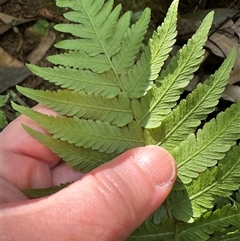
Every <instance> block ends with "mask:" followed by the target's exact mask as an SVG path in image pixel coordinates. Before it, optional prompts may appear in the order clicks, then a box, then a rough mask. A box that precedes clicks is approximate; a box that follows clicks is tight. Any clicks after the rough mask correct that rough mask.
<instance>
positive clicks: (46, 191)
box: [22, 182, 71, 198]
mask: <svg viewBox="0 0 240 241" xmlns="http://www.w3.org/2000/svg"><path fill="white" fill-rule="evenodd" d="M70 184H71V183H70V182H67V183H62V184H60V185H59V186H53V187H49V188H36V189H24V190H22V192H23V193H24V194H25V195H26V196H28V197H29V198H40V197H46V196H49V195H52V194H54V193H56V192H58V191H60V190H62V189H63V188H65V187H67V186H69V185H70Z"/></svg>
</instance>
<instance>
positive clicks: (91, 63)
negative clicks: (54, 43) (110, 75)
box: [47, 51, 111, 73]
mask: <svg viewBox="0 0 240 241" xmlns="http://www.w3.org/2000/svg"><path fill="white" fill-rule="evenodd" d="M47 60H48V61H49V62H51V63H53V64H55V65H62V66H65V67H71V68H74V69H80V70H81V69H87V70H91V71H93V72H96V73H103V72H105V71H107V70H109V69H110V68H111V65H110V64H109V61H108V59H107V57H106V56H105V55H104V54H99V55H96V56H94V57H91V56H89V55H88V54H86V53H85V52H83V51H69V52H67V53H64V54H58V55H52V56H49V57H47Z"/></svg>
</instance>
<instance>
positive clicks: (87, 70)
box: [13, 0, 240, 241]
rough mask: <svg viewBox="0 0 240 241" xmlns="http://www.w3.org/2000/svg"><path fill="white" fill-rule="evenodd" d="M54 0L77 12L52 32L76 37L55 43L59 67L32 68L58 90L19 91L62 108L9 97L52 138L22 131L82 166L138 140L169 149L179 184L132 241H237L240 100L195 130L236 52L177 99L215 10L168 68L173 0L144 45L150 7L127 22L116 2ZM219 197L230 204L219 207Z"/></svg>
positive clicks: (55, 61)
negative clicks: (38, 107)
mask: <svg viewBox="0 0 240 241" xmlns="http://www.w3.org/2000/svg"><path fill="white" fill-rule="evenodd" d="M56 3H57V5H58V6H59V7H68V8H71V9H72V10H71V11H69V12H67V13H65V15H64V16H65V18H66V19H68V20H70V21H71V23H64V24H57V25H56V27H55V28H56V30H58V31H60V32H64V33H70V34H72V35H73V36H74V37H75V38H72V39H69V40H63V41H61V42H59V43H57V44H56V47H57V48H60V49H63V50H65V52H64V53H62V54H58V55H55V56H50V57H49V58H48V60H49V61H50V62H51V63H53V64H54V65H55V67H38V66H35V65H28V67H29V68H30V70H31V71H32V72H33V73H34V74H36V75H38V76H40V77H42V78H44V79H45V80H48V81H50V82H52V83H55V84H56V85H58V86H60V87H62V88H59V90H58V91H53V92H50V91H48V90H47V91H42V90H32V89H28V88H24V87H18V90H19V91H20V92H21V93H22V94H24V95H25V96H27V97H29V98H32V99H34V100H36V101H38V102H40V103H42V104H44V105H46V106H48V107H50V108H52V109H53V110H55V111H56V112H57V113H58V114H59V115H58V116H57V117H53V116H47V115H44V114H41V113H38V112H36V111H34V110H32V109H29V108H26V107H23V106H18V105H16V104H13V107H14V108H15V110H17V111H19V112H21V113H23V114H26V115H27V116H29V117H30V118H32V119H33V120H35V121H36V122H37V123H39V124H40V125H41V126H43V127H44V128H45V129H46V130H47V131H48V133H50V134H51V135H45V134H42V133H39V132H37V131H35V130H33V129H31V128H29V127H27V126H24V128H25V129H26V130H27V131H28V132H29V133H30V134H31V135H32V136H33V137H34V138H36V139H37V140H39V141H40V142H41V143H43V144H45V145H46V146H47V147H49V148H50V149H51V150H52V151H53V152H55V153H56V154H57V155H59V156H60V157H61V158H62V159H63V160H64V161H66V162H67V163H68V164H69V165H71V166H73V167H74V168H75V169H77V170H81V171H85V172H87V171H89V170H91V169H93V168H95V167H97V166H99V165H101V164H102V163H104V162H106V161H109V160H111V159H112V158H113V157H114V156H116V155H118V154H120V153H122V152H124V151H126V150H128V149H130V148H133V147H139V146H144V145H148V144H155V145H161V146H163V147H164V148H166V149H167V150H169V151H170V152H171V153H172V154H173V156H174V157H175V159H176V161H177V166H178V179H177V182H176V184H175V186H174V188H173V191H172V192H171V194H170V195H169V197H168V199H167V200H166V202H165V203H164V205H162V206H161V207H160V208H159V210H157V211H156V212H155V213H154V214H153V215H152V217H151V218H149V220H147V221H146V222H145V223H144V224H143V225H142V226H141V227H140V228H139V229H137V230H136V231H135V232H134V233H133V234H132V235H131V237H130V238H129V240H131V241H132V240H142V241H144V240H156V241H159V240H164V241H165V240H166V241H167V240H169V241H173V240H175V241H177V240H181V241H188V240H194V241H197V240H199V241H203V240H210V239H211V240H237V239H238V237H239V223H240V215H239V203H238V201H237V199H236V200H235V196H233V194H234V192H235V191H236V190H238V189H239V186H240V184H239V173H240V147H239V145H237V143H236V141H237V140H238V139H240V128H239V127H240V103H239V102H238V103H236V104H233V105H232V106H231V107H230V108H228V109H227V110H226V111H224V112H221V113H219V114H218V115H217V117H216V118H215V119H212V120H210V121H209V122H208V123H206V124H205V125H204V126H203V128H202V129H199V125H200V123H201V121H202V120H204V119H206V117H207V115H208V114H209V113H211V112H213V111H214V108H215V106H216V105H217V103H218V100H219V98H220V96H221V93H222V92H223V90H224V87H225V85H226V84H227V80H228V77H229V73H230V71H231V69H232V66H233V64H234V60H235V55H236V53H235V50H234V49H233V50H232V51H231V53H230V54H229V56H228V57H227V58H226V59H225V61H224V62H223V64H222V66H221V67H220V68H219V69H218V70H217V71H216V72H215V74H213V75H211V76H210V77H209V79H208V80H207V81H205V82H204V83H203V84H199V85H198V86H197V88H196V89H195V90H194V91H193V92H192V93H190V94H189V95H188V96H187V97H186V99H182V100H181V101H180V102H179V103H177V102H178V100H179V99H180V95H181V93H182V92H183V90H184V88H185V87H186V86H187V85H188V83H189V81H190V80H191V79H192V77H193V74H194V72H195V71H196V70H197V69H198V67H199V65H200V63H201V61H202V60H203V54H204V49H203V46H204V44H205V41H206V40H207V37H208V32H209V29H210V28H211V23H212V20H213V13H210V14H208V15H207V16H206V18H205V19H204V20H203V22H202V24H201V26H200V27H199V29H198V30H197V31H196V33H195V34H194V35H193V36H192V38H191V39H190V40H189V41H188V42H187V44H186V45H184V46H183V47H182V49H181V50H180V51H179V52H178V53H177V54H176V56H175V57H173V58H172V59H171V60H170V63H169V64H168V65H167V67H166V68H164V69H163V66H164V63H165V61H166V59H167V58H168V56H169V52H170V51H171V49H172V46H173V44H174V42H175V38H176V35H177V31H176V25H177V7H178V1H177V0H174V1H173V2H172V4H171V6H170V8H169V11H168V13H167V16H166V18H165V20H164V22H163V24H162V25H161V26H160V27H158V29H157V30H156V31H155V32H154V33H153V35H152V38H151V39H150V40H149V43H148V45H146V46H145V45H144V44H143V39H144V35H145V33H146V31H147V28H148V24H149V20H150V10H149V9H148V8H147V9H145V10H144V11H143V13H142V15H141V17H140V18H139V19H138V20H137V21H136V22H135V23H133V24H130V22H131V21H130V20H131V14H130V12H126V13H125V14H123V15H122V16H119V15H120V11H121V5H118V6H116V7H115V8H113V1H112V0H109V1H107V2H105V1H104V0H98V1H94V0H72V1H70V0H57V1H56ZM63 186H64V185H63ZM57 189H58V188H57ZM48 191H49V190H48ZM219 198H225V199H226V200H231V201H228V202H225V203H224V204H221V202H219V201H218V200H219Z"/></svg>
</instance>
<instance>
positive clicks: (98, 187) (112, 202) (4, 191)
mask: <svg viewBox="0 0 240 241" xmlns="http://www.w3.org/2000/svg"><path fill="white" fill-rule="evenodd" d="M35 110H37V111H39V112H42V113H46V114H52V115H56V114H55V113H54V112H53V111H52V110H50V109H47V108H46V107H43V106H41V105H38V106H36V107H35ZM22 123H24V124H26V125H28V126H30V127H32V128H34V129H36V130H38V131H41V132H44V130H43V129H42V128H41V127H39V126H38V125H37V124H35V123H34V122H33V121H32V120H30V119H29V118H27V117H26V116H23V115H22V116H20V117H18V118H17V119H16V120H15V121H13V122H12V123H10V124H9V125H8V127H6V128H5V129H4V131H3V132H2V133H1V139H0V140H1V142H2V143H1V173H0V174H1V191H0V194H1V201H2V206H1V215H2V224H1V232H2V233H1V234H0V235H1V237H2V238H3V240H6V241H10V240H11V241H13V240H18V241H28V240H34V241H41V240H44V241H48V240H49V241H50V240H51V241H55V240H58V241H68V240H73V241H74V240H77V241H85V240H86V241H96V240H102V241H113V240H114V241H117V240H119V241H120V240H125V239H126V238H127V237H128V236H129V235H130V234H131V233H132V232H133V231H134V230H135V229H136V228H137V227H138V226H140V225H141V223H142V222H143V221H144V220H145V219H146V218H148V217H149V216H150V214H151V213H153V212H154V211H155V210H156V209H157V208H158V207H159V206H160V205H161V204H162V202H163V201H164V200H165V198H166V197H167V195H168V194H169V192H170V190H171V188H172V186H173V183H174V181H175V179H176V166H175V162H174V160H173V157H172V156H171V155H170V154H169V153H168V152H167V151H165V150H164V149H162V148H160V147H157V146H146V147H141V148H134V149H132V150H129V151H127V152H125V153H123V154H121V155H120V156H118V157H116V158H114V159H113V160H112V161H111V162H108V163H106V164H104V165H102V166H100V167H98V168H96V169H94V170H93V171H91V172H89V173H87V174H84V175H83V174H81V173H80V172H76V171H74V170H73V169H72V168H71V167H69V166H67V165H66V164H65V163H63V162H61V161H60V158H59V157H57V156H56V155H55V154H53V153H52V152H51V151H50V150H49V149H48V148H47V147H45V146H43V145H42V144H40V143H39V142H38V141H36V140H35V139H33V138H32V137H31V136H29V135H28V133H27V132H25V131H24V130H23V128H22V126H21V124H22ZM67 181H75V182H74V183H73V184H71V185H69V186H68V187H66V188H64V189H63V190H61V191H59V192H58V193H56V194H53V195H51V196H49V197H44V198H39V199H33V200H29V199H28V198H27V197H26V196H25V195H24V194H23V193H22V192H21V191H20V190H21V189H28V188H44V187H49V186H52V185H59V184H60V183H64V182H67Z"/></svg>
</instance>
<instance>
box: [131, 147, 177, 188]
mask: <svg viewBox="0 0 240 241" xmlns="http://www.w3.org/2000/svg"><path fill="white" fill-rule="evenodd" d="M133 157H134V158H133V159H134V161H135V162H136V163H137V165H138V166H139V167H140V168H141V169H142V170H143V171H144V172H145V173H146V175H148V176H149V178H150V179H151V180H152V182H153V183H154V185H155V186H157V187H162V186H166V185H169V184H170V183H171V182H172V181H174V180H175V176H176V164H175V161H174V158H173V157H172V155H171V154H170V153H169V152H167V151H166V150H165V149H163V148H161V147H159V146H154V145H149V146H146V147H141V148H138V149H137V150H136V152H134V154H133Z"/></svg>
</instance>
